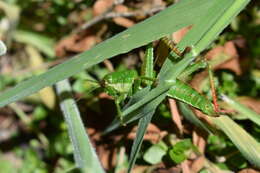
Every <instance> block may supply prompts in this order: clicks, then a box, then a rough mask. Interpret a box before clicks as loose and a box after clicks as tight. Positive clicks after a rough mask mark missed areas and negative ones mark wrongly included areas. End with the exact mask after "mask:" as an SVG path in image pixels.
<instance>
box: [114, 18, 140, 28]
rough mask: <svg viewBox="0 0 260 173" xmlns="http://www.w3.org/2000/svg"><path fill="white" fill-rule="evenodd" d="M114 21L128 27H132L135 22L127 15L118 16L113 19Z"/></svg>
mask: <svg viewBox="0 0 260 173" xmlns="http://www.w3.org/2000/svg"><path fill="white" fill-rule="evenodd" d="M113 21H114V22H115V23H116V24H117V25H120V26H123V27H126V28H130V27H132V26H133V25H134V24H135V23H134V22H133V21H132V20H130V19H127V18H125V17H116V18H114V19H113Z"/></svg>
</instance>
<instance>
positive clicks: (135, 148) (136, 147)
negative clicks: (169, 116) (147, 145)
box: [127, 112, 154, 173]
mask: <svg viewBox="0 0 260 173" xmlns="http://www.w3.org/2000/svg"><path fill="white" fill-rule="evenodd" d="M153 115H154V112H151V113H149V114H147V115H146V116H145V117H143V118H141V119H140V120H139V122H138V129H137V132H136V137H135V139H134V144H133V145H132V147H131V155H130V158H129V167H128V170H127V172H128V173H130V172H131V170H132V169H133V167H134V164H135V161H136V158H137V155H138V153H139V151H140V148H141V145H142V143H143V138H144V135H145V132H146V129H147V127H148V125H149V123H150V122H151V119H152V117H153Z"/></svg>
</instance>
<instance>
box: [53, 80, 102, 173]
mask: <svg viewBox="0 0 260 173" xmlns="http://www.w3.org/2000/svg"><path fill="white" fill-rule="evenodd" d="M56 89H57V93H58V95H59V98H60V107H61V110H62V113H63V115H64V118H65V121H66V123H67V125H68V132H69V137H70V140H71V142H72V146H73V149H74V158H75V162H76V165H77V166H78V167H79V168H81V169H82V170H84V171H85V172H100V173H104V170H103V168H102V166H101V164H100V162H99V160H98V157H97V155H96V153H95V150H94V148H93V147H92V145H91V142H90V140H89V137H88V135H87V134H86V130H85V128H84V125H83V123H82V120H81V118H80V113H79V110H78V107H77V105H76V102H75V101H74V99H73V97H72V95H71V87H70V84H69V82H68V80H63V81H60V82H58V83H57V84H56Z"/></svg>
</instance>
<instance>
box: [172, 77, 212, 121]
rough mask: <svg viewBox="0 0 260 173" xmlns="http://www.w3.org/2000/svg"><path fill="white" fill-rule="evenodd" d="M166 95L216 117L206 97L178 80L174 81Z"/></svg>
mask: <svg viewBox="0 0 260 173" xmlns="http://www.w3.org/2000/svg"><path fill="white" fill-rule="evenodd" d="M167 95H168V96H169V97H172V98H175V99H177V100H180V101H182V102H184V103H187V104H189V105H191V106H193V107H195V108H198V109H200V110H201V111H202V112H204V113H206V114H208V115H212V116H214V115H216V112H215V111H214V107H213V104H212V103H211V102H210V101H209V100H208V99H207V98H206V97H204V96H202V95H201V94H200V93H199V92H198V91H196V90H195V89H193V88H192V87H190V86H189V85H187V84H185V83H183V82H181V81H180V80H176V83H175V84H174V85H173V86H172V88H171V89H170V90H169V91H168V93H167Z"/></svg>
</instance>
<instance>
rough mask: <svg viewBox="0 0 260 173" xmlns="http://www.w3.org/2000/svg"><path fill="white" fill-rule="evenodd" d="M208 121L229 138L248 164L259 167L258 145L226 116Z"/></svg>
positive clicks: (259, 145)
mask: <svg viewBox="0 0 260 173" xmlns="http://www.w3.org/2000/svg"><path fill="white" fill-rule="evenodd" d="M210 119H211V120H212V121H213V122H214V123H215V124H216V125H217V126H218V127H219V128H220V129H221V130H222V131H223V132H224V133H225V134H226V135H227V136H228V137H229V138H230V140H231V141H232V142H233V143H234V144H235V145H236V147H237V148H238V149H239V151H240V152H241V153H242V155H243V156H244V157H245V158H246V159H247V160H248V161H249V162H251V163H252V164H254V165H256V166H257V167H260V144H259V143H258V142H257V141H256V140H255V139H254V138H252V136H250V135H249V134H248V133H247V132H246V131H245V130H244V129H242V128H241V127H240V126H239V125H238V124H237V123H235V122H234V121H233V120H232V119H230V118H229V117H227V116H220V117H217V118H213V117H210Z"/></svg>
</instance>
